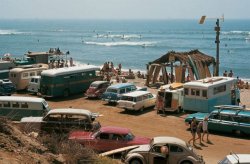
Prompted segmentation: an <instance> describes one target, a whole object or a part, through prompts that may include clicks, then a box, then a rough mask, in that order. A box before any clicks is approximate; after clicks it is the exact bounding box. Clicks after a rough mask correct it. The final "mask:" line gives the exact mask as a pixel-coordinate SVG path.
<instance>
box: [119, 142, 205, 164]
mask: <svg viewBox="0 0 250 164" xmlns="http://www.w3.org/2000/svg"><path fill="white" fill-rule="evenodd" d="M162 147H165V148H166V147H167V148H166V149H167V150H168V153H163V152H162ZM122 161H123V162H125V163H127V164H158V163H164V164H204V163H205V162H204V161H203V159H202V157H201V156H199V155H197V154H196V153H195V152H194V150H193V148H192V147H191V146H190V145H189V144H187V143H186V142H185V141H183V140H181V139H179V138H175V137H154V138H153V139H152V140H151V142H150V144H149V145H139V146H138V147H134V148H133V149H132V150H130V151H128V152H127V153H124V154H123V155H122Z"/></svg>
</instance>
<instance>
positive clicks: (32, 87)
mask: <svg viewBox="0 0 250 164" xmlns="http://www.w3.org/2000/svg"><path fill="white" fill-rule="evenodd" d="M40 81H41V76H32V77H31V79H30V81H29V84H28V89H27V90H28V92H32V93H38V92H40Z"/></svg>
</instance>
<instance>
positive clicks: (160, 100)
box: [156, 92, 165, 114]
mask: <svg viewBox="0 0 250 164" xmlns="http://www.w3.org/2000/svg"><path fill="white" fill-rule="evenodd" d="M156 110H157V114H158V113H159V111H160V110H162V111H163V112H164V114H165V111H164V109H163V97H162V96H161V94H160V92H159V93H158V95H157V101H156Z"/></svg>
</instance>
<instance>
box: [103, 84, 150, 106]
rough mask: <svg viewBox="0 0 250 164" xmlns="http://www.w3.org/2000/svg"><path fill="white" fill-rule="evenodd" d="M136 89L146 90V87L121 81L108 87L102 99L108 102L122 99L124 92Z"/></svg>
mask: <svg viewBox="0 0 250 164" xmlns="http://www.w3.org/2000/svg"><path fill="white" fill-rule="evenodd" d="M136 90H143V91H146V90H147V88H146V87H137V86H135V85H134V84H131V83H120V84H114V85H111V86H109V87H108V88H107V90H106V91H105V92H104V93H103V96H102V99H103V100H105V101H106V102H109V103H111V102H115V103H116V102H117V101H118V100H120V99H121V96H122V94H125V93H129V92H132V91H136Z"/></svg>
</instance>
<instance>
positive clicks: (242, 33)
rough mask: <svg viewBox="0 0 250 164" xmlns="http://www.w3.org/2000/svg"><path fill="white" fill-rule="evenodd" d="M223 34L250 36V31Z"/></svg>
mask: <svg viewBox="0 0 250 164" xmlns="http://www.w3.org/2000/svg"><path fill="white" fill-rule="evenodd" d="M222 34H224V35H250V31H228V32H225V31H223V32H222Z"/></svg>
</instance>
